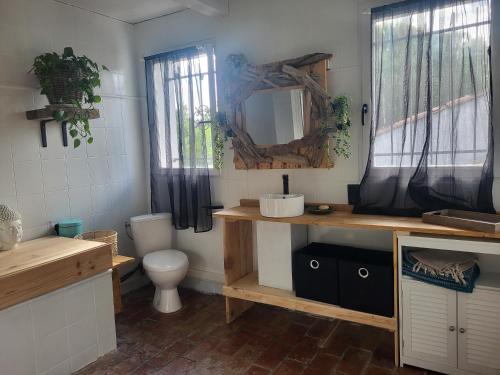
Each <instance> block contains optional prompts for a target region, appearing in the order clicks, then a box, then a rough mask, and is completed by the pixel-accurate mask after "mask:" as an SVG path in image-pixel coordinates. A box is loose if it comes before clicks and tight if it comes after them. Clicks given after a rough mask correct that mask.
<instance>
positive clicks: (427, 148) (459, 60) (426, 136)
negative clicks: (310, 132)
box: [371, 0, 491, 167]
mask: <svg viewBox="0 0 500 375" xmlns="http://www.w3.org/2000/svg"><path fill="white" fill-rule="evenodd" d="M409 3H411V2H409ZM414 3H415V2H413V4H414ZM421 3H422V6H421V7H420V6H415V5H412V6H409V7H408V8H407V9H405V8H404V6H402V7H400V8H399V9H397V10H395V11H394V12H386V13H384V14H383V16H376V17H373V18H372V98H373V126H374V129H373V130H374V131H373V132H372V137H375V139H374V140H373V142H372V147H373V150H372V151H373V154H372V159H371V161H372V165H373V166H374V167H416V166H417V165H418V163H419V162H420V161H421V159H422V157H423V158H425V159H426V160H425V161H423V162H425V163H427V165H428V166H430V167H436V166H438V167H449V166H478V167H482V166H483V165H484V163H485V160H486V158H487V153H488V145H489V141H490V139H489V137H490V136H491V135H490V130H489V129H490V97H489V96H490V65H489V56H488V48H487V47H488V46H489V41H490V5H489V3H488V2H486V1H479V0H478V1H474V0H469V1H467V0H466V1H463V2H458V5H457V2H451V1H449V2H446V1H441V2H440V1H430V2H428V1H422V2H421ZM428 4H432V5H431V8H429V7H428V6H429V5H428ZM426 7H427V8H426ZM485 46H486V48H485ZM425 142H427V143H428V145H424V143H425ZM423 153H424V154H423Z"/></svg>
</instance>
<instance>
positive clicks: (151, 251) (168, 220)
mask: <svg viewBox="0 0 500 375" xmlns="http://www.w3.org/2000/svg"><path fill="white" fill-rule="evenodd" d="M130 226H131V227H132V235H133V236H134V244H135V249H136V252H137V255H138V256H139V257H140V258H142V265H143V266H144V270H145V271H146V274H147V275H148V276H149V278H150V279H151V281H152V282H153V284H154V285H155V287H156V291H155V296H154V299H153V305H154V307H155V308H156V309H157V310H158V311H160V312H163V313H171V312H175V311H177V310H179V309H180V308H181V307H182V304H181V301H180V299H179V293H178V292H177V285H179V283H180V282H181V281H182V279H184V277H185V276H186V273H187V270H188V266H189V262H188V258H187V256H186V254H184V253H183V252H181V251H179V250H173V249H171V248H170V247H171V246H172V231H173V229H172V216H171V215H170V214H167V213H162V214H154V215H142V216H136V217H132V218H130Z"/></svg>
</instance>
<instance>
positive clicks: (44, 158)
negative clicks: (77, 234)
mask: <svg viewBox="0 0 500 375" xmlns="http://www.w3.org/2000/svg"><path fill="white" fill-rule="evenodd" d="M0 25H1V26H0V61H1V62H2V63H1V64H0V176H1V178H0V203H6V204H9V205H10V206H12V207H14V208H16V209H18V210H19V211H20V213H21V215H22V217H23V223H24V232H25V236H24V240H28V239H32V238H34V237H38V236H41V235H46V234H48V233H51V226H50V225H51V223H54V222H56V221H58V220H60V219H64V218H69V217H78V218H81V219H83V220H84V222H85V228H86V230H92V229H94V228H95V226H94V223H98V225H99V227H105V228H108V229H116V230H117V231H118V232H119V233H120V234H122V233H123V223H124V222H125V220H127V219H128V218H129V217H130V216H131V215H138V214H143V213H144V212H147V203H146V201H147V198H146V190H145V189H146V176H145V171H144V154H143V140H142V127H141V125H142V124H141V121H140V115H138V114H140V111H141V108H140V104H141V100H140V98H139V97H138V95H137V89H136V86H137V85H136V66H135V54H134V48H133V26H131V25H128V24H125V23H123V22H119V21H115V20H112V19H109V18H106V17H103V16H100V15H97V14H94V13H90V12H87V11H84V10H81V9H78V8H75V7H72V6H68V5H65V4H62V3H61V2H56V1H53V0H23V1H0ZM66 46H72V47H73V48H74V50H75V52H76V53H77V54H86V55H87V56H89V57H90V58H92V59H94V60H95V61H96V62H98V63H100V64H104V65H106V66H108V67H109V69H110V70H111V72H104V73H103V76H102V81H103V87H102V88H101V89H100V92H101V94H102V96H103V102H102V103H101V104H99V105H98V108H99V110H100V111H101V118H100V119H97V120H94V121H92V122H91V126H92V130H93V136H94V144H93V145H88V146H87V145H86V144H83V145H82V146H81V147H79V148H78V149H73V147H72V145H71V142H70V146H69V147H63V145H62V136H61V127H60V126H58V125H56V124H55V123H49V124H47V142H48V147H47V148H43V147H41V144H40V131H39V124H38V122H36V121H28V120H26V119H25V111H27V110H31V109H35V108H40V107H43V106H44V105H46V104H47V100H46V98H45V97H44V96H41V95H39V90H38V88H37V82H36V79H35V78H34V77H33V75H32V74H29V73H28V71H29V69H30V66H31V64H32V62H33V59H34V57H35V56H36V55H38V54H41V53H44V52H49V51H52V50H56V51H59V52H62V49H63V48H64V47H66ZM125 139H126V140H127V142H125ZM116 184H121V185H122V186H123V188H122V189H121V190H120V189H117V188H116V186H115V185H116ZM117 192H118V193H119V195H120V199H119V200H117V199H116V198H115V194H117ZM119 240H120V241H121V240H122V238H120V239H119ZM121 242H122V243H123V245H124V246H123V247H121V248H120V251H121V252H122V253H124V254H133V253H134V251H133V248H132V246H131V242H130V241H127V240H123V241H121ZM96 350H98V349H96ZM89 353H90V352H89ZM72 365H73V364H72V363H71V362H69V361H68V363H67V364H65V365H61V366H62V368H66V367H71V366H72ZM54 371H55V370H54ZM0 372H1V371H0Z"/></svg>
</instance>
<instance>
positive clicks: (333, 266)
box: [292, 242, 339, 305]
mask: <svg viewBox="0 0 500 375" xmlns="http://www.w3.org/2000/svg"><path fill="white" fill-rule="evenodd" d="M292 274H293V284H294V288H295V295H296V296H297V297H301V298H307V299H312V300H314V301H320V302H326V303H331V304H334V305H338V304H339V288H338V282H339V277H338V253H337V252H336V251H335V246H332V245H327V244H322V243H316V242H313V243H311V244H309V245H307V246H306V247H304V248H303V249H300V250H297V251H296V252H294V253H293V272H292Z"/></svg>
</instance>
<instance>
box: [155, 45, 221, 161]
mask: <svg viewBox="0 0 500 375" xmlns="http://www.w3.org/2000/svg"><path fill="white" fill-rule="evenodd" d="M153 58H154V57H153ZM215 74H216V71H215V54H214V49H213V47H212V46H207V45H205V46H203V47H192V48H187V49H182V50H178V51H173V52H169V53H166V54H164V56H163V57H162V58H158V59H157V61H155V60H153V65H152V76H153V82H152V85H153V90H152V92H153V94H154V101H155V105H154V106H152V107H153V108H154V112H155V113H154V116H155V119H156V123H157V124H167V126H156V127H155V128H154V131H156V132H157V134H156V135H157V137H156V139H157V142H158V146H159V147H158V152H157V155H156V157H158V158H159V161H158V163H159V166H160V167H161V168H172V169H179V168H193V167H195V168H206V167H207V165H208V168H213V134H212V126H211V119H212V118H214V115H215V113H216V110H217V108H216V107H217V103H216V83H215V82H216V79H215ZM150 92H151V91H150ZM150 116H151V114H150Z"/></svg>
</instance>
